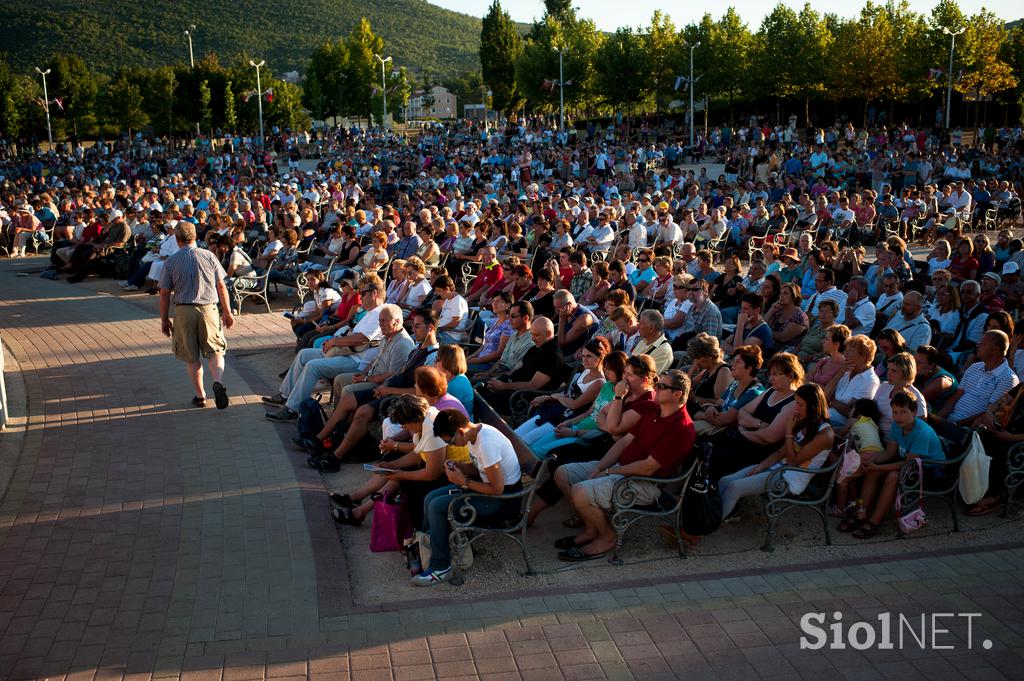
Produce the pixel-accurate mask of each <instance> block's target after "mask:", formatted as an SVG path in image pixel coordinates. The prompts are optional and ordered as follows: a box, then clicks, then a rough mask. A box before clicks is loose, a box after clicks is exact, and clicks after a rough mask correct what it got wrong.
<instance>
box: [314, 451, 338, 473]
mask: <svg viewBox="0 0 1024 681" xmlns="http://www.w3.org/2000/svg"><path fill="white" fill-rule="evenodd" d="M306 463H307V464H309V467H310V468H315V469H317V470H318V471H324V472H326V473H337V472H338V471H339V470H341V459H339V458H338V457H336V456H334V454H333V453H332V452H327V453H326V454H324V455H323V456H311V457H309V458H308V459H306Z"/></svg>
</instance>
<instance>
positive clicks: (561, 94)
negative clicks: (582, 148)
mask: <svg viewBox="0 0 1024 681" xmlns="http://www.w3.org/2000/svg"><path fill="white" fill-rule="evenodd" d="M555 52H557V53H558V131H559V132H561V131H563V130H565V73H564V72H563V71H562V56H563V55H564V54H565V49H564V48H561V47H556V48H555Z"/></svg>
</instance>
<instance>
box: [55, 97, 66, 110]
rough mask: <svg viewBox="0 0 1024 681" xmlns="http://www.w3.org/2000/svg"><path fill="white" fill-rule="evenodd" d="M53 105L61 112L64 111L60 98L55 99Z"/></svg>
mask: <svg viewBox="0 0 1024 681" xmlns="http://www.w3.org/2000/svg"><path fill="white" fill-rule="evenodd" d="M53 103H54V104H56V105H57V108H58V109H60V110H61V111H63V110H64V102H62V101H61V99H60V97H55V98H54V100H53Z"/></svg>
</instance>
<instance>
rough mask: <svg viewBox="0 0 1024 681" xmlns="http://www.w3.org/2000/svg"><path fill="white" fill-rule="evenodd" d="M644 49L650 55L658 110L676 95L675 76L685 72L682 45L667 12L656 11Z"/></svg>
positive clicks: (651, 84)
mask: <svg viewBox="0 0 1024 681" xmlns="http://www.w3.org/2000/svg"><path fill="white" fill-rule="evenodd" d="M643 42H644V49H645V50H646V51H647V54H648V55H649V56H650V60H651V73H650V77H649V82H650V88H651V90H652V95H653V97H654V106H655V109H656V110H657V111H661V110H664V109H667V108H668V103H669V102H670V101H671V100H673V99H674V98H675V97H676V91H675V83H676V76H677V75H679V74H681V73H682V69H683V63H684V62H683V57H682V44H681V42H682V41H681V40H680V36H679V33H678V32H677V31H676V27H675V24H673V23H672V19H670V18H669V16H668V15H667V14H662V13H661V12H660V11H658V10H655V12H654V14H653V15H652V16H651V25H650V28H648V29H647V31H646V32H645V33H644V35H643Z"/></svg>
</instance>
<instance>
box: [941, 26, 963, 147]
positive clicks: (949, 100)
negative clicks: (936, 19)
mask: <svg viewBox="0 0 1024 681" xmlns="http://www.w3.org/2000/svg"><path fill="white" fill-rule="evenodd" d="M966 30H967V27H966V26H961V27H960V29H959V30H956V31H951V30H949V29H948V28H946V27H945V26H943V27H942V32H943V33H945V34H946V35H948V36H949V72H948V73H947V74H946V75H947V79H946V130H949V119H950V112H951V111H952V108H953V46H954V45H955V44H956V37H957V36H958V35H960V34H961V33H963V32H964V31H966Z"/></svg>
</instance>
